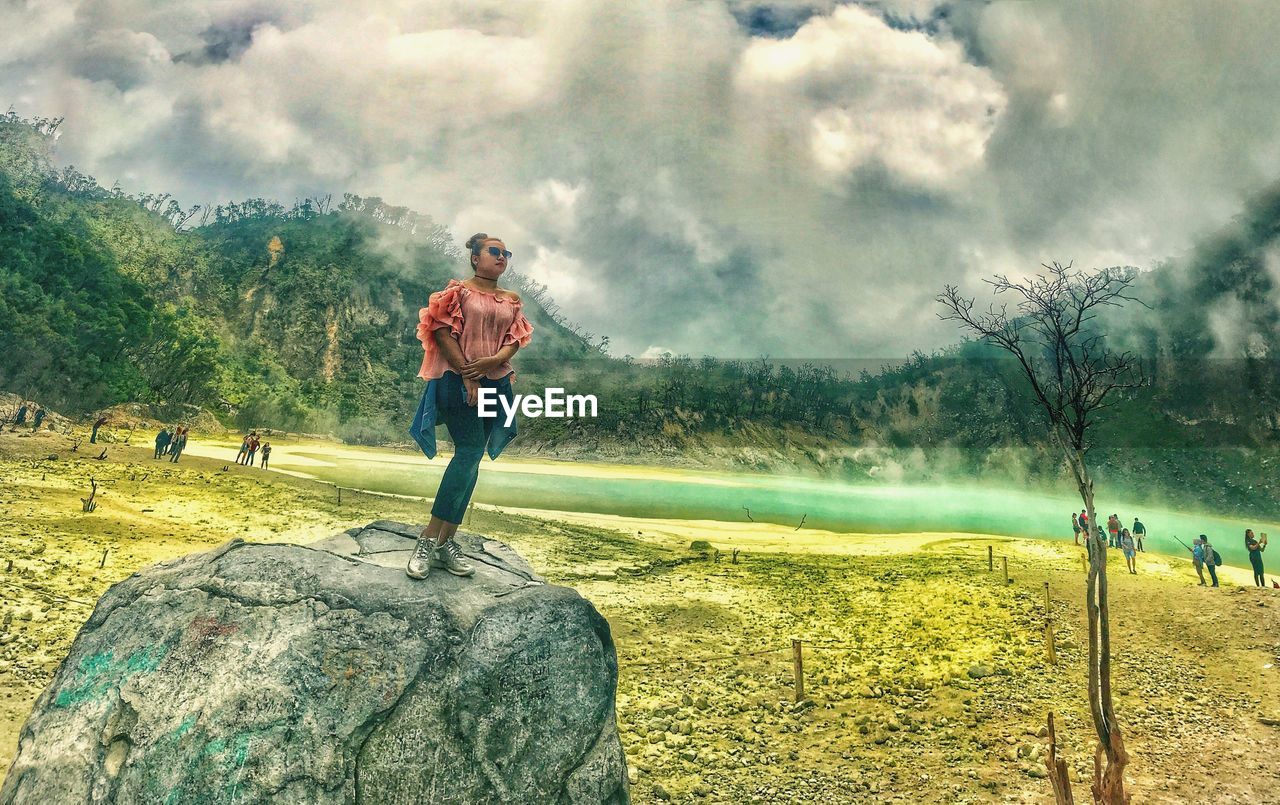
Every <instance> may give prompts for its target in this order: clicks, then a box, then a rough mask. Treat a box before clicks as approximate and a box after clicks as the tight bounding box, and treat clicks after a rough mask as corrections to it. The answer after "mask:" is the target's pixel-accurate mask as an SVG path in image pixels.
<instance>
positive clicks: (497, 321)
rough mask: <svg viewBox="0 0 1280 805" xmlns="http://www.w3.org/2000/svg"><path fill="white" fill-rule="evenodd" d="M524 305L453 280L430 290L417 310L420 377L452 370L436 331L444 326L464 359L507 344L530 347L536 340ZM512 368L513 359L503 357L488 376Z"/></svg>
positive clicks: (495, 377) (485, 354)
mask: <svg viewBox="0 0 1280 805" xmlns="http://www.w3.org/2000/svg"><path fill="white" fill-rule="evenodd" d="M522 308H523V304H522V303H521V302H519V301H517V300H515V299H513V298H511V297H507V296H498V295H497V294H495V293H490V292H488V291H478V290H476V289H475V288H470V287H468V286H466V285H463V284H462V283H461V282H460V281H458V280H449V284H448V285H446V286H445V288H444V290H443V291H436V292H435V293H433V294H431V298H430V299H428V300H427V306H426V307H424V308H421V309H420V310H419V311H418V340H419V341H421V342H422V349H423V351H424V352H425V354H424V355H423V356H422V369H421V371H419V372H418V377H420V378H422V379H423V380H435V379H436V378H438V377H441V376H442V375H444V373H445V372H447V371H452V370H453V367H452V366H450V365H449V360H448V359H447V358H445V356H444V352H443V351H442V350H441V349H440V347H439V346H438V345H437V344H436V339H435V336H433V335H432V333H433V332H435V331H436V330H439V329H442V328H444V327H448V328H449V329H450V331H451V333H452V335H453V338H454V340H456V341H457V342H458V346H459V347H460V348H461V349H462V357H463V358H464V359H465V360H475V359H476V358H487V357H489V356H491V355H494V354H495V353H497V351H498V350H500V349H502V348H503V347H505V346H506V345H507V344H519V345H520V346H521V347H524V346H527V345H528V343H529V341H530V340H532V335H533V325H531V324H529V320H528V319H526V318H525V317H524V313H523V312H522ZM512 371H514V370H513V369H512V367H511V362H510V361H503V362H502V363H501V364H500V365H498V366H495V367H493V368H492V369H490V370H489V373H488V374H487V375H486V376H487V377H488V378H489V379H490V380H500V379H502V378H503V377H506V376H507V375H508V374H510V373H511V372H512Z"/></svg>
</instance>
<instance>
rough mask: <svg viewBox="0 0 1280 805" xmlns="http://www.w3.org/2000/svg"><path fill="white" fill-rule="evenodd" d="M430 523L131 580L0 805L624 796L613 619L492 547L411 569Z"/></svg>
mask: <svg viewBox="0 0 1280 805" xmlns="http://www.w3.org/2000/svg"><path fill="white" fill-rule="evenodd" d="M418 530H419V527H417V526H409V525H405V524H402V523H393V522H389V521H378V522H376V523H372V524H370V525H369V526H367V527H365V528H363V529H352V530H351V531H348V532H346V534H342V535H338V536H337V537H333V538H330V539H327V540H322V541H321V542H318V543H313V544H312V545H311V546H299V545H274V544H266V545H264V544H251V543H245V542H243V541H241V540H232V541H231V542H228V543H226V544H225V545H222V546H221V547H219V548H216V549H214V550H211V551H207V552H205V553H199V554H193V555H190V556H186V557H183V558H181V559H177V560H174V561H171V562H165V563H161V564H158V565H153V566H151V567H149V568H146V569H145V570H143V571H141V572H139V573H135V574H134V575H133V576H130V577H129V578H128V579H125V580H124V581H122V582H120V583H119V584H116V585H114V586H113V587H112V588H111V589H110V590H108V591H107V593H106V594H105V595H103V597H102V598H101V600H99V602H98V605H97V607H96V608H95V609H94V612H93V615H92V616H91V617H90V618H89V620H88V622H87V623H86V624H85V626H84V627H83V628H82V629H81V631H80V634H79V635H77V636H76V639H75V642H74V643H73V644H72V646H71V651H70V653H69V654H68V656H67V658H66V659H65V660H64V661H63V663H62V665H61V666H59V668H58V670H57V672H56V673H55V674H54V678H53V681H52V682H51V683H50V685H49V687H48V688H47V689H46V690H45V691H44V692H43V693H42V694H41V696H40V698H39V699H38V700H37V702H36V704H35V707H34V708H33V710H32V713H31V716H30V717H29V718H28V719H27V723H26V724H25V725H24V727H23V729H22V734H21V737H20V740H19V745H18V753H17V756H16V758H15V759H14V762H13V765H12V767H11V768H10V770H9V775H8V778H7V779H6V781H5V784H4V788H3V789H2V790H0V801H3V802H6V803H7V802H19V803H48V802H118V803H148V804H150V803H196V802H199V803H217V802H226V803H230V802H236V803H248V802H263V801H271V802H297V803H329V802H385V803H429V802H468V803H470V802H504V803H505V802H519V803H540V802H555V803H588V802H589V803H597V802H605V803H626V802H628V801H629V796H628V791H627V775H626V761H625V758H624V756H623V753H622V744H621V742H620V740H619V738H618V733H617V725H616V718H615V714H614V691H615V687H616V684H617V670H618V669H617V657H616V655H615V653H614V646H613V640H612V638H611V636H610V633H609V624H608V623H607V622H606V621H605V620H604V618H603V617H601V616H600V614H599V613H598V612H597V611H596V610H595V608H594V607H593V606H592V605H591V603H590V602H588V601H586V600H585V599H583V598H582V597H580V596H579V595H578V594H577V593H576V592H575V591H573V590H571V589H569V588H566V587H557V586H553V585H548V584H546V583H545V582H543V580H542V579H540V578H538V576H537V575H536V574H535V573H534V572H533V571H532V569H531V568H530V567H529V566H528V564H527V563H526V562H524V560H523V559H521V558H520V557H519V556H518V555H517V554H516V553H515V552H514V551H512V550H511V549H510V548H509V547H507V546H506V545H503V544H502V543H500V542H497V541H495V540H487V539H481V538H479V537H475V536H471V535H467V534H460V535H459V543H460V544H461V545H462V547H463V548H464V550H465V551H466V553H467V555H468V556H470V557H471V559H472V563H473V564H474V565H475V566H476V574H475V575H474V576H473V577H471V578H469V579H463V578H458V577H455V576H452V575H450V574H448V573H446V572H444V571H443V570H439V569H437V570H435V571H433V572H432V574H431V576H430V577H429V578H427V579H425V580H423V581H414V580H412V579H410V578H408V577H407V576H405V574H404V571H403V567H404V565H405V563H406V561H407V560H408V551H409V550H410V549H411V548H412V547H413V540H414V537H415V536H416V534H417V532H418Z"/></svg>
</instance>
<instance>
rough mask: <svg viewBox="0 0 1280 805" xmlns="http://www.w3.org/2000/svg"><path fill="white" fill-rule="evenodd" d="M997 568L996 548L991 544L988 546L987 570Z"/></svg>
mask: <svg viewBox="0 0 1280 805" xmlns="http://www.w3.org/2000/svg"><path fill="white" fill-rule="evenodd" d="M995 569H996V558H995V549H994V548H992V547H991V546H990V545H988V546H987V570H995Z"/></svg>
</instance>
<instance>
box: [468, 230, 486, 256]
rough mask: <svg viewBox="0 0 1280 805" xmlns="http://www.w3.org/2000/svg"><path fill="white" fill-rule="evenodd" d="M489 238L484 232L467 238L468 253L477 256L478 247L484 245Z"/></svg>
mask: <svg viewBox="0 0 1280 805" xmlns="http://www.w3.org/2000/svg"><path fill="white" fill-rule="evenodd" d="M488 238H489V236H488V235H487V234H485V233H484V232H477V233H475V234H474V235H472V236H471V237H469V238H467V242H466V248H467V251H469V252H471V253H472V254H475V253H476V252H477V251H478V248H477V247H478V246H480V245H481V244H483V243H484V242H485V241H486V240H488Z"/></svg>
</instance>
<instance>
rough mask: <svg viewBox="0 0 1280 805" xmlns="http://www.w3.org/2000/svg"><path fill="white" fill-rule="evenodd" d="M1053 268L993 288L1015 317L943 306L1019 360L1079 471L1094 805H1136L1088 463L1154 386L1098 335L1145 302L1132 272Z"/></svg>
mask: <svg viewBox="0 0 1280 805" xmlns="http://www.w3.org/2000/svg"><path fill="white" fill-rule="evenodd" d="M1043 268H1044V269H1045V273H1042V274H1037V275H1034V276H1032V277H1030V278H1028V279H1024V280H1021V281H1017V282H1015V281H1013V280H1010V279H1009V278H1008V277H1007V276H1004V275H996V277H995V279H991V280H986V282H987V283H988V284H989V285H991V286H992V287H993V288H994V292H995V293H996V294H997V295H999V294H1008V295H1010V296H1012V297H1013V298H1014V311H1013V312H1012V313H1011V312H1010V310H1009V306H1008V305H1002V306H1001V307H999V308H997V307H996V306H995V305H994V304H992V305H991V306H990V307H989V309H988V310H987V311H986V312H985V313H979V312H976V311H975V310H974V300H973V299H971V298H965V297H962V296H961V295H960V292H959V291H958V290H957V289H956V288H955V286H951V285H948V286H946V287H945V288H944V290H943V292H942V293H941V294H939V295H938V297H937V301H938V302H940V303H941V304H942V305H943V307H945V308H946V312H945V313H941V314H939V317H940V318H942V319H943V320H952V321H957V322H959V323H960V326H961V327H962V328H963V329H965V330H968V331H969V332H971V333H973V334H974V335H976V336H977V337H978V339H979V340H980V341H982V342H985V343H987V344H991V345H994V346H996V347H999V348H1000V349H1002V350H1004V351H1005V352H1007V353H1009V354H1010V355H1011V356H1012V357H1013V358H1014V359H1016V360H1017V363H1018V366H1019V367H1020V368H1021V370H1022V374H1023V375H1024V376H1025V377H1026V379H1027V381H1028V382H1029V384H1030V387H1031V392H1032V395H1033V397H1034V399H1035V401H1036V402H1037V403H1038V404H1039V406H1040V408H1041V409H1042V410H1043V411H1044V413H1045V414H1046V416H1047V417H1048V420H1049V431H1050V433H1051V434H1052V437H1053V439H1054V441H1055V442H1057V444H1058V445H1059V446H1060V447H1061V448H1062V451H1063V453H1064V455H1065V458H1066V460H1067V464H1068V465H1069V466H1070V467H1071V472H1072V475H1073V476H1074V478H1075V482H1076V487H1077V488H1078V489H1079V492H1080V498H1081V500H1082V501H1083V502H1084V506H1085V510H1086V512H1087V514H1088V517H1089V529H1088V530H1089V534H1088V537H1087V539H1086V540H1085V544H1086V546H1087V547H1088V551H1089V574H1088V581H1087V584H1086V593H1085V605H1086V609H1087V612H1088V622H1089V712H1090V715H1091V716H1092V718H1093V725H1094V729H1095V731H1096V732H1097V737H1098V745H1097V748H1096V749H1095V751H1094V781H1093V787H1092V793H1093V799H1094V802H1097V803H1108V805H1113V804H1114V805H1122V804H1123V803H1127V802H1128V801H1129V796H1128V795H1127V794H1126V793H1125V791H1124V768H1125V765H1126V764H1127V763H1128V762H1129V756H1128V753H1127V752H1126V751H1125V748H1124V740H1123V738H1122V736H1121V733H1120V726H1119V722H1118V721H1117V720H1116V715H1115V708H1114V706H1113V704H1112V698H1111V629H1110V612H1109V610H1108V605H1107V551H1106V543H1105V542H1104V540H1103V538H1102V537H1101V531H1099V530H1098V529H1097V526H1096V523H1097V515H1096V514H1095V511H1094V495H1093V478H1092V476H1091V475H1090V474H1089V466H1088V463H1087V460H1086V455H1087V453H1088V451H1089V448H1090V446H1091V443H1090V439H1089V435H1090V431H1091V429H1092V427H1093V425H1095V424H1096V422H1097V416H1098V414H1099V412H1101V411H1103V410H1104V409H1106V408H1110V407H1112V406H1114V405H1115V404H1116V403H1117V402H1119V401H1120V400H1121V399H1123V397H1124V395H1125V393H1126V392H1128V391H1130V390H1132V389H1136V388H1138V387H1140V386H1143V385H1144V384H1145V382H1146V380H1145V377H1144V373H1143V370H1142V364H1141V362H1140V360H1139V358H1138V357H1137V356H1135V355H1133V354H1131V353H1129V352H1116V351H1114V350H1112V349H1110V348H1108V346H1107V343H1106V336H1105V334H1104V333H1102V332H1100V331H1099V330H1098V329H1097V321H1096V319H1097V316H1098V314H1099V313H1100V312H1101V311H1102V310H1104V309H1105V308H1107V307H1121V306H1123V304H1124V303H1125V302H1137V303H1138V304H1142V302H1140V301H1139V300H1137V299H1135V298H1134V297H1133V296H1132V295H1131V293H1130V289H1131V288H1132V285H1133V279H1134V271H1133V270H1132V269H1114V268H1108V269H1102V270H1099V271H1094V272H1083V271H1079V270H1073V269H1072V267H1071V265H1070V264H1068V265H1066V266H1062V265H1060V264H1059V263H1056V262H1055V263H1053V264H1052V265H1044V266H1043ZM1104 756H1105V758H1106V765H1105V768H1104V766H1103V762H1102V760H1103V757H1104ZM1062 801H1063V800H1061V799H1060V800H1059V802H1062ZM1068 801H1069V800H1068Z"/></svg>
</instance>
